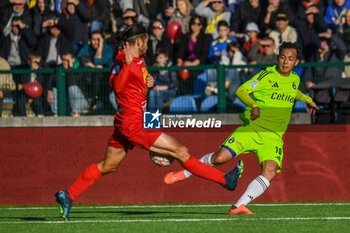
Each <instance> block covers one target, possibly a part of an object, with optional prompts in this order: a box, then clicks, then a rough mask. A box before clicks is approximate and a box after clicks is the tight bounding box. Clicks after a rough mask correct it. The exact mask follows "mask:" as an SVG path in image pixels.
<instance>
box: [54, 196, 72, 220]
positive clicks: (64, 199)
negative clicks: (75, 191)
mask: <svg viewBox="0 0 350 233" xmlns="http://www.w3.org/2000/svg"><path fill="white" fill-rule="evenodd" d="M55 197H56V201H57V203H58V208H59V212H60V213H61V216H62V218H63V219H64V220H66V221H69V211H70V208H72V204H73V200H72V199H71V198H70V197H69V195H68V191H67V190H63V191H59V192H57V193H56V194H55Z"/></svg>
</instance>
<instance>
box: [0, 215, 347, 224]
mask: <svg viewBox="0 0 350 233" xmlns="http://www.w3.org/2000/svg"><path fill="white" fill-rule="evenodd" d="M300 220H301V221H305V220H350V217H307V218H205V219H203V218H193V219H153V220H152V219H125V220H77V221H69V222H65V221H28V222H0V225H1V224H40V223H41V224H73V223H154V222H208V221H210V222H220V221H300Z"/></svg>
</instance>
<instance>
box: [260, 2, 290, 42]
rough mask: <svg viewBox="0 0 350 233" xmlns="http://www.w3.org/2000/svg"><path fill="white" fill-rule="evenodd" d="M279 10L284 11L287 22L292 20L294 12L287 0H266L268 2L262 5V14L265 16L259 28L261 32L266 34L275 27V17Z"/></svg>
mask: <svg viewBox="0 0 350 233" xmlns="http://www.w3.org/2000/svg"><path fill="white" fill-rule="evenodd" d="M279 12H284V13H286V14H287V17H288V20H289V22H293V19H294V13H293V11H292V7H291V6H290V5H289V3H288V1H281V0H268V4H266V5H264V9H263V15H264V16H265V17H264V19H263V23H262V24H261V28H260V29H261V31H262V33H263V34H265V35H268V34H269V33H270V32H271V31H272V30H273V29H274V28H276V18H277V14H278V13H279Z"/></svg>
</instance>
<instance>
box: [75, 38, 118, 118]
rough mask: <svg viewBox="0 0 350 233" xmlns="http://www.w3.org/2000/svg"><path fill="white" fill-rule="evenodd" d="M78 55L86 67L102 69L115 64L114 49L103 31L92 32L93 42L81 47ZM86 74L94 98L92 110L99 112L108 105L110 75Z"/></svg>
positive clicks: (90, 94) (91, 95) (89, 93)
mask: <svg viewBox="0 0 350 233" xmlns="http://www.w3.org/2000/svg"><path fill="white" fill-rule="evenodd" d="M77 57H78V58H79V59H80V61H81V63H82V65H83V66H84V67H89V68H97V69H102V68H105V67H111V66H112V65H113V50H112V48H111V47H110V46H109V45H107V43H106V42H105V41H104V39H103V34H102V32H101V31H94V32H92V34H91V44H90V45H85V46H84V47H83V48H81V50H80V51H79V53H78V55H77ZM86 75H87V80H88V82H87V85H88V90H89V92H88V95H89V97H90V98H92V99H93V102H92V109H91V111H93V112H96V113H98V112H100V111H102V110H103V109H104V107H105V106H106V103H105V102H106V101H107V102H108V97H107V94H108V93H109V89H108V88H109V86H108V84H107V83H108V76H107V75H106V74H105V73H99V72H96V73H88V74H86Z"/></svg>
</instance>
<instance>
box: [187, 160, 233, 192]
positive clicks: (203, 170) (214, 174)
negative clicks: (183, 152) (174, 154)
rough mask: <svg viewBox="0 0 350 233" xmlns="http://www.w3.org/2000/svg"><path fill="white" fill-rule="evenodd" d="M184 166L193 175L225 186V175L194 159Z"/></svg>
mask: <svg viewBox="0 0 350 233" xmlns="http://www.w3.org/2000/svg"><path fill="white" fill-rule="evenodd" d="M182 166H183V167H184V168H185V169H187V170H188V171H190V172H191V173H193V174H195V175H197V176H200V177H203V178H205V179H208V180H212V181H215V182H216V183H219V184H222V185H225V183H226V181H225V174H224V173H222V172H221V171H219V170H217V169H215V168H213V167H211V166H209V165H208V164H205V163H202V162H201V161H199V160H198V159H196V158H194V157H192V156H191V157H190V158H189V159H188V160H187V161H186V162H185V163H184V164H182Z"/></svg>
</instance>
